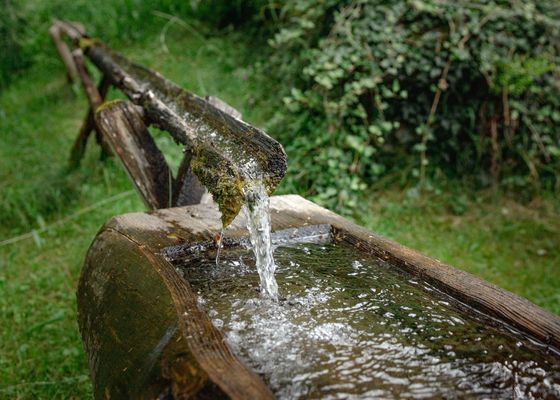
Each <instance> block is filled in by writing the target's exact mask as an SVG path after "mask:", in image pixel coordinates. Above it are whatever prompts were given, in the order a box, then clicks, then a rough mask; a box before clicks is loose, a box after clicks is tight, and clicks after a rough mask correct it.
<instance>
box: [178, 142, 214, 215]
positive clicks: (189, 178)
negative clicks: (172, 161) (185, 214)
mask: <svg viewBox="0 0 560 400" xmlns="http://www.w3.org/2000/svg"><path fill="white" fill-rule="evenodd" d="M191 160H192V151H191V150H189V149H187V148H185V156H184V157H183V161H181V165H180V166H179V170H178V171H177V178H176V179H175V181H174V182H173V206H174V207H178V206H188V205H192V204H198V203H200V200H201V199H202V196H203V195H204V192H205V190H206V189H205V188H204V186H203V185H202V183H200V181H199V180H198V178H197V177H196V175H195V174H194V172H193V171H192V168H191Z"/></svg>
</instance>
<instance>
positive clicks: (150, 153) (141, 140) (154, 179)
mask: <svg viewBox="0 0 560 400" xmlns="http://www.w3.org/2000/svg"><path fill="white" fill-rule="evenodd" d="M95 121H96V123H97V126H98V129H99V130H100V131H101V132H102V134H103V136H104V137H106V138H107V139H108V140H109V143H110V145H111V147H112V149H113V150H114V152H115V153H116V154H117V155H118V156H119V158H120V160H121V162H122V164H123V166H124V168H125V170H126V171H127V172H128V174H129V176H130V178H131V180H132V182H133V183H134V185H135V186H136V189H137V190H138V192H139V193H140V196H141V197H142V199H143V200H144V202H145V203H146V205H147V206H148V207H150V208H152V209H157V208H165V207H169V206H170V205H171V188H172V176H171V171H170V170H169V167H168V165H167V162H166V161H165V158H164V156H163V154H161V152H160V151H159V149H158V148H157V146H156V144H155V142H154V140H153V138H152V137H151V136H150V133H149V132H148V130H147V128H146V126H145V125H144V121H143V115H142V110H141V109H140V108H139V107H137V106H134V105H133V104H132V103H130V102H128V101H114V102H110V103H105V104H104V105H103V106H102V107H101V108H98V111H97V112H96V114H95Z"/></svg>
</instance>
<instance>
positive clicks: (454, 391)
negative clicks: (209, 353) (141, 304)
mask: <svg viewBox="0 0 560 400" xmlns="http://www.w3.org/2000/svg"><path fill="white" fill-rule="evenodd" d="M253 212H256V211H255V210H253ZM251 229H253V230H258V229H259V225H258V224H256V225H254V226H252V227H251ZM256 256H257V257H264V255H263V254H260V253H257V254H256ZM275 256H276V261H277V266H278V270H277V273H276V276H277V279H278V283H279V286H280V288H281V292H282V298H281V299H280V300H279V301H277V302H275V301H272V300H271V299H270V298H268V297H263V296H261V295H260V293H259V291H258V290H257V289H258V288H259V285H260V283H259V282H260V278H259V275H258V274H257V273H256V272H255V259H254V256H253V255H252V254H251V253H250V252H247V251H241V250H235V251H232V250H229V251H224V252H223V253H222V262H221V263H220V267H219V268H215V267H214V266H213V261H214V260H212V259H208V260H198V262H199V263H200V264H193V263H190V264H189V265H188V266H186V267H185V268H184V269H183V271H184V273H185V277H186V279H187V280H189V282H190V283H191V285H192V287H193V289H194V290H195V291H196V292H197V293H198V295H199V301H200V304H201V306H202V307H203V308H205V309H206V310H207V312H208V314H209V315H210V317H211V318H212V319H213V322H214V324H215V325H216V326H217V327H218V328H219V329H221V330H222V332H223V333H224V335H225V337H226V338H227V341H228V343H229V344H230V346H231V347H232V348H233V350H234V351H235V352H236V354H238V355H239V356H240V358H241V359H242V360H244V361H245V362H246V363H247V364H248V365H250V366H251V367H252V368H254V369H255V370H256V371H257V372H258V373H259V374H262V375H263V376H264V378H265V380H266V381H267V383H268V384H269V385H270V387H271V389H272V390H273V391H274V393H275V395H276V396H277V397H279V398H283V399H296V398H327V399H329V398H331V399H334V398H345V399H346V398H395V397H402V398H411V397H413V398H434V397H436V398H441V397H445V398H449V397H452V398H457V397H459V398H461V397H484V398H489V397H490V398H497V397H498V398H502V397H505V398H557V397H560V361H559V359H558V356H557V355H556V354H547V353H546V352H545V349H543V348H541V347H539V346H538V345H536V344H534V343H532V342H531V341H530V340H528V339H526V338H524V337H522V336H521V335H519V334H517V333H515V332H513V331H511V330H509V329H506V328H504V327H502V326H499V325H496V324H495V323H494V322H493V321H492V320H490V319H488V318H486V317H484V316H481V315H477V314H473V312H472V311H465V309H464V306H460V305H459V304H458V303H456V302H455V301H454V300H453V299H451V298H449V297H448V296H446V295H444V294H442V293H439V292H438V291H437V290H435V289H434V288H433V287H431V286H429V285H427V284H425V283H423V282H421V281H418V280H415V279H412V277H411V276H408V275H406V274H403V273H400V272H399V273H397V272H395V270H394V269H393V268H392V267H391V266H389V265H387V264H384V263H383V262H381V261H380V260H377V259H374V258H370V257H369V256H366V255H363V254H361V253H360V252H359V251H357V250H356V249H355V248H350V247H346V246H343V245H339V244H329V245H325V246H321V245H298V246H294V247H282V248H278V249H277V250H276V251H275ZM273 271H274V268H272V272H273Z"/></svg>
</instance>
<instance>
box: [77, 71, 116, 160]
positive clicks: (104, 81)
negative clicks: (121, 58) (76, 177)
mask: <svg viewBox="0 0 560 400" xmlns="http://www.w3.org/2000/svg"><path fill="white" fill-rule="evenodd" d="M110 87H111V81H110V80H109V79H108V78H107V77H106V76H103V77H102V78H101V81H100V82H99V84H98V85H97V90H98V91H99V95H100V96H101V99H103V100H105V97H106V96H107V92H108V91H109V88H110ZM93 130H95V131H96V134H97V135H96V137H97V139H98V140H97V143H99V136H100V134H99V133H98V132H97V129H96V127H95V119H94V110H93V109H92V108H91V106H90V107H88V111H87V114H86V118H85V119H84V122H83V124H82V127H81V128H80V133H79V134H78V137H77V138H76V140H75V142H74V145H73V146H72V150H71V152H70V168H71V169H73V168H77V167H78V166H79V165H80V161H81V159H82V157H83V156H84V153H85V151H86V144H87V140H88V138H89V134H90V133H91V131H93Z"/></svg>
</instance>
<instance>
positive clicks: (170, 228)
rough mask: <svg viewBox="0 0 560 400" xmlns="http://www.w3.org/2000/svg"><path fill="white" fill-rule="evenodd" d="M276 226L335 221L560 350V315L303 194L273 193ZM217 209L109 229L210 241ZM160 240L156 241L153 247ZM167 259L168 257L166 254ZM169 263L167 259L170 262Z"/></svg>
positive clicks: (204, 207) (128, 220)
mask: <svg viewBox="0 0 560 400" xmlns="http://www.w3.org/2000/svg"><path fill="white" fill-rule="evenodd" d="M270 209H271V223H272V230H273V231H278V230H283V229H293V228H301V227H306V226H311V225H330V226H331V227H332V232H333V234H334V235H335V236H336V238H337V240H342V241H345V242H347V243H349V244H351V245H353V246H356V248H358V249H360V250H362V251H364V252H366V253H368V254H371V255H373V256H376V257H379V258H380V259H382V260H385V261H387V262H388V263H390V264H391V265H394V266H395V267H397V268H399V269H401V270H404V271H407V272H408V273H410V274H412V275H413V276H416V277H418V278H419V279H422V280H425V281H426V282H428V283H430V284H432V285H434V286H435V287H436V288H438V289H439V290H441V291H443V292H444V293H447V294H448V295H450V296H451V297H453V298H455V299H457V300H458V301H460V302H462V303H464V304H466V305H467V306H469V307H472V308H473V309H474V310H476V311H479V312H482V313H483V314H486V315H488V316H490V317H493V318H495V319H497V320H498V321H499V322H501V323H504V324H506V325H509V326H511V327H513V328H515V329H517V330H519V331H520V332H521V333H523V334H525V335H527V336H529V337H530V338H532V339H534V340H536V341H537V342H539V343H541V344H543V345H545V346H547V347H548V348H549V349H550V350H552V351H554V352H556V353H560V317H558V316H556V315H554V314H552V313H550V312H549V311H546V310H544V309H543V308H541V307H539V306H537V305H536V304H533V303H531V302H530V301H529V300H527V299H524V298H522V297H520V296H518V295H515V294H513V293H511V292H509V291H507V290H505V289H502V288H500V287H498V286H496V285H493V284H491V283H489V282H487V281H485V280H483V279H481V278H479V277H476V276H474V275H472V274H470V273H468V272H465V271H462V270H459V269H456V268H454V267H452V266H450V265H448V264H445V263H443V262H441V261H439V260H437V259H434V258H431V257H428V256H426V255H424V254H422V253H420V252H418V251H416V250H413V249H411V248H408V247H406V246H403V245H401V244H399V243H397V242H394V241H392V240H389V239H386V238H384V237H382V236H380V235H378V234H375V233H373V232H371V231H369V230H367V229H365V228H363V227H361V226H359V225H357V224H355V223H353V222H351V221H349V220H347V219H346V218H343V217H342V216H340V215H338V214H336V213H334V212H332V211H329V210H327V209H325V208H323V207H320V206H319V205H317V204H315V203H313V202H311V201H309V200H306V199H305V198H303V197H300V196H298V195H283V196H273V197H271V200H270ZM244 218H245V217H244V216H243V215H239V216H238V217H237V218H236V219H235V220H234V221H233V223H232V224H231V225H230V226H229V227H228V229H227V230H226V233H225V235H226V237H232V238H235V237H242V236H246V235H247V231H246V228H245V219H244ZM219 221H220V220H219V212H218V210H217V209H216V208H215V207H214V206H213V205H210V204H200V205H195V206H186V207H177V208H169V209H163V210H156V211H152V212H150V213H133V214H125V215H122V216H118V217H115V218H113V219H111V220H110V221H108V223H107V224H106V228H112V229H115V230H117V231H120V232H122V233H124V234H127V235H130V234H131V233H132V236H144V234H145V233H146V232H148V231H150V233H149V234H150V235H151V237H152V238H153V237H154V235H156V236H158V235H159V236H158V237H159V240H152V241H149V243H152V245H151V246H153V247H152V249H151V250H152V251H153V252H155V253H156V254H160V253H161V252H162V251H163V249H164V248H166V247H170V246H176V245H179V244H181V243H185V242H189V243H196V242H200V241H204V240H211V239H212V237H213V236H214V234H215V233H216V232H219V230H220V228H221V226H220V222H219ZM154 243H155V245H154ZM161 258H162V259H163V258H164V257H163V255H162V257H161ZM165 262H167V261H165Z"/></svg>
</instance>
